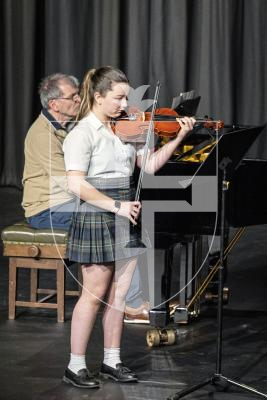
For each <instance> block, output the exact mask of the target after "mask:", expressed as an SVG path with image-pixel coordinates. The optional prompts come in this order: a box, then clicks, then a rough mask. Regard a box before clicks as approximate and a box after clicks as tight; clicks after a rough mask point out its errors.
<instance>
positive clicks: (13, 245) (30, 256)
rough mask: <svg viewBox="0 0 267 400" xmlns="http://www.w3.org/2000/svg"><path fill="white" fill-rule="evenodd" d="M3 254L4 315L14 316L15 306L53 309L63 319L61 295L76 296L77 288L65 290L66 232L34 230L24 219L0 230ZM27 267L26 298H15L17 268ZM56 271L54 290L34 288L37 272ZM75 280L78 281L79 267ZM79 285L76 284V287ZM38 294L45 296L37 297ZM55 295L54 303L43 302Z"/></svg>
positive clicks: (60, 320)
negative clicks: (5, 265)
mask: <svg viewBox="0 0 267 400" xmlns="http://www.w3.org/2000/svg"><path fill="white" fill-rule="evenodd" d="M1 236H2V240H3V244H4V255H5V256H8V257H9V306H8V318H9V319H15V317H16V307H17V306H19V307H32V308H55V309H57V320H58V322H64V310H65V295H70V296H79V294H80V290H65V265H64V262H66V259H65V252H66V245H67V237H68V232H67V231H65V230H62V229H54V230H51V229H34V228H31V227H30V225H29V224H28V223H27V222H26V221H22V222H19V223H16V224H14V225H12V226H8V227H7V228H5V229H4V230H3V231H2V234H1ZM18 268H29V269H30V270H31V275H30V301H18V300H17V270H18ZM42 269H46V270H56V290H55V289H40V288H38V271H39V270H42ZM78 279H79V281H80V282H81V280H80V279H81V273H80V268H79V272H78ZM80 288H81V285H79V289H80ZM38 294H46V295H47V296H45V297H43V298H42V299H39V300H38ZM53 296H56V298H57V302H56V303H49V302H47V300H48V299H51V297H53Z"/></svg>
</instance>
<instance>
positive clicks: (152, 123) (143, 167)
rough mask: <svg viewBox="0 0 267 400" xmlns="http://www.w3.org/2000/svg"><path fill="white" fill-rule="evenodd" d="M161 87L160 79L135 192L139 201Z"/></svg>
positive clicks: (136, 199)
mask: <svg viewBox="0 0 267 400" xmlns="http://www.w3.org/2000/svg"><path fill="white" fill-rule="evenodd" d="M160 87H161V83H160V82H159V81H158V82H157V86H156V89H155V95H154V101H153V107H152V111H151V116H150V121H149V126H148V132H147V137H146V143H145V146H144V154H143V158H142V164H141V168H140V173H139V178H138V184H137V188H136V193H135V201H139V198H140V192H141V187H142V182H143V176H144V171H145V165H146V161H147V155H148V144H149V142H150V138H151V135H152V132H154V116H155V111H156V107H157V104H158V98H159V91H160Z"/></svg>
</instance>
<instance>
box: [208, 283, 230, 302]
mask: <svg viewBox="0 0 267 400" xmlns="http://www.w3.org/2000/svg"><path fill="white" fill-rule="evenodd" d="M205 300H206V301H207V302H208V303H213V302H214V301H217V300H218V294H217V293H216V294H214V293H212V292H206V293H205ZM228 301H229V288H228V287H224V288H223V304H228Z"/></svg>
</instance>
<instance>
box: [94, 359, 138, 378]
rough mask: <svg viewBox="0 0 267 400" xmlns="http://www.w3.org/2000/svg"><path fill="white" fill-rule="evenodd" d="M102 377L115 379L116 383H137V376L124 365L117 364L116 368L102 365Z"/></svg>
mask: <svg viewBox="0 0 267 400" xmlns="http://www.w3.org/2000/svg"><path fill="white" fill-rule="evenodd" d="M100 375H102V376H103V377H104V378H110V379H113V380H114V381H116V382H137V381H138V379H137V376H136V375H135V373H134V372H132V371H131V370H130V369H129V368H127V367H125V366H124V365H123V364H122V363H119V364H116V368H112V367H109V366H108V365H106V364H104V363H103V364H102V365H101V369H100Z"/></svg>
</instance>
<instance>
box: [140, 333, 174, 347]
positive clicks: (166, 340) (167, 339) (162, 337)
mask: <svg viewBox="0 0 267 400" xmlns="http://www.w3.org/2000/svg"><path fill="white" fill-rule="evenodd" d="M175 341H176V334H175V331H174V329H150V330H149V331H147V334H146V342H147V345H148V346H149V347H158V346H161V345H166V346H171V345H173V344H174V343H175Z"/></svg>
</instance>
